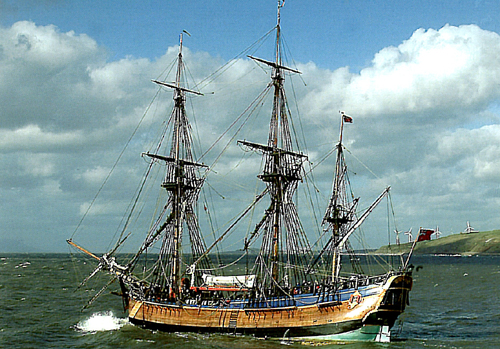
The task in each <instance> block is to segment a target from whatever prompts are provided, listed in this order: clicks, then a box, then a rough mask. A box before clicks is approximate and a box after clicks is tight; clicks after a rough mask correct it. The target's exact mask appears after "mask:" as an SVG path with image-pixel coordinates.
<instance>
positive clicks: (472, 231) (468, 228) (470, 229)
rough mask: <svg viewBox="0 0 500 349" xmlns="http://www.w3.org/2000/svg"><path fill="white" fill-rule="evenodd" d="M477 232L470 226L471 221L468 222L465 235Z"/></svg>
mask: <svg viewBox="0 0 500 349" xmlns="http://www.w3.org/2000/svg"><path fill="white" fill-rule="evenodd" d="M475 231H476V229H474V228H472V227H471V226H470V224H469V221H467V229H465V234H470V233H474V232H475Z"/></svg>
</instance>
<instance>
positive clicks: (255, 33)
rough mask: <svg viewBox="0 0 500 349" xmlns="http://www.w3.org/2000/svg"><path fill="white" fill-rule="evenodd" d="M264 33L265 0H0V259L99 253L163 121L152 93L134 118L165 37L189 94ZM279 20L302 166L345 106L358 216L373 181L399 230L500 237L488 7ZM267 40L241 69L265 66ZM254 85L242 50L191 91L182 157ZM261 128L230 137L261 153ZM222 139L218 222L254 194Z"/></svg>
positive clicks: (328, 138)
mask: <svg viewBox="0 0 500 349" xmlns="http://www.w3.org/2000/svg"><path fill="white" fill-rule="evenodd" d="M275 24H276V1H274V0H273V1H271V0H255V1H252V2H247V3H244V2H236V1H228V0H220V1H219V0H212V1H200V0H192V1H189V2H187V1H162V2H159V1H141V2H138V1H129V0H122V1H72V0H69V1H68V0H66V1H62V0H47V1H42V0H37V1H35V0H17V1H0V198H1V201H0V252H67V251H68V247H67V244H66V241H65V240H66V239H68V238H74V240H75V241H79V242H81V243H82V244H83V245H84V246H86V247H88V248H90V247H92V246H96V247H95V248H96V249H97V250H103V249H105V248H106V244H108V243H109V242H110V241H111V240H112V238H113V235H114V234H115V232H116V229H117V227H118V226H119V225H120V221H121V217H122V216H123V213H124V212H125V211H126V208H127V205H128V203H129V202H130V199H131V197H132V195H133V192H134V190H135V189H136V187H137V183H138V182H139V181H140V177H141V175H142V174H143V172H144V170H145V168H146V166H147V164H146V163H145V161H144V159H143V158H141V157H140V154H141V152H142V151H147V150H148V149H149V148H148V147H152V146H153V145H152V144H153V143H152V142H153V141H154V138H155V137H156V135H157V134H158V130H159V129H160V128H161V122H162V120H164V119H165V117H166V116H167V115H168V113H169V108H170V107H171V103H170V102H169V98H170V99H171V93H170V95H169V92H168V91H164V90H161V91H160V92H161V93H160V94H161V95H162V96H163V97H164V99H163V102H161V103H159V106H157V107H154V108H150V102H151V101H152V100H153V98H154V97H155V96H156V94H157V92H158V88H157V86H155V85H154V84H152V83H151V81H150V80H151V79H156V78H158V77H160V76H162V74H164V72H165V71H167V70H168V67H169V65H170V64H171V62H172V61H173V60H174V58H175V56H176V53H177V51H178V40H179V33H181V32H182V31H183V30H186V31H187V32H189V33H190V36H187V35H184V57H185V61H186V64H187V66H188V68H189V78H190V81H193V82H192V83H191V86H195V85H196V83H197V82H200V81H207V82H208V80H204V79H205V78H206V77H207V76H210V74H212V73H213V72H214V71H217V69H218V68H219V67H220V66H222V65H224V64H225V63H227V62H229V61H230V60H231V59H233V58H235V57H240V56H239V54H240V53H241V52H244V50H245V49H246V48H247V47H249V46H250V45H252V44H253V43H254V42H255V41H256V40H258V39H259V38H261V37H263V35H264V34H266V33H267V32H268V31H269V30H271V29H272V28H273V27H274V25H275ZM281 25H282V32H283V36H284V40H285V43H286V52H287V59H288V61H289V62H290V64H291V65H292V66H293V67H295V68H296V69H298V70H300V71H301V72H302V74H301V75H300V76H290V77H288V76H287V83H291V82H293V88H291V89H289V90H288V94H289V97H292V96H293V97H296V100H297V102H296V104H293V108H292V109H293V110H292V113H294V112H295V110H296V109H297V110H298V112H297V113H296V114H298V116H299V117H300V119H299V118H297V119H295V120H296V125H297V127H298V128H299V126H300V129H301V131H300V132H301V134H303V135H304V138H305V139H307V143H305V142H304V143H303V145H304V149H303V150H304V151H306V152H307V153H308V155H309V160H310V161H311V162H312V163H313V164H314V163H318V162H319V160H320V159H321V158H322V155H323V154H325V153H327V152H328V151H329V150H330V149H331V148H332V147H333V145H334V143H335V142H336V140H337V138H338V126H339V125H338V124H339V123H338V120H339V111H340V110H342V111H345V112H346V113H347V114H349V115H350V116H352V117H353V119H354V122H353V124H349V125H346V129H345V145H346V147H347V149H348V154H347V155H349V156H350V155H351V154H352V157H353V158H354V160H349V161H351V162H349V165H350V166H351V167H352V168H351V171H352V172H351V174H350V177H351V180H352V182H353V185H354V186H357V188H356V194H357V195H360V196H362V197H363V199H366V200H367V201H363V202H362V204H360V205H364V207H366V206H367V205H369V203H370V201H371V200H373V199H375V198H376V196H377V195H378V193H380V192H381V191H382V190H383V189H384V188H385V186H387V185H390V186H391V188H392V190H391V199H392V205H393V210H394V211H395V214H396V222H397V229H399V230H401V231H404V230H408V229H410V228H412V229H413V232H415V231H417V230H418V227H426V228H435V227H437V226H439V230H440V232H441V233H442V236H446V235H449V234H452V233H459V232H461V231H464V230H465V228H466V224H467V221H470V224H471V226H472V227H474V228H475V229H476V230H479V231H487V230H494V229H500V215H498V212H499V208H500V187H499V184H500V183H499V181H500V161H499V160H498V159H499V158H500V60H499V59H498V57H499V56H500V3H499V2H498V1H480V0H476V1H463V0H461V1H458V0H457V1H455V0H448V1H412V0H410V1H406V2H401V1H382V0H372V1H347V0H345V1H331V0H328V1H327V0H324V1H322V0H320V1H315V2H310V1H307V2H306V1H297V0H287V1H286V4H285V6H284V7H283V8H282V11H281ZM272 44H273V40H272V39H270V40H267V41H266V42H265V43H264V44H263V45H262V47H260V48H259V50H258V51H257V53H258V55H259V57H262V58H264V59H272V57H273V53H272ZM268 81H269V73H268V71H266V69H265V68H263V67H262V66H259V65H257V64H255V62H253V61H251V60H249V59H247V58H246V57H245V56H243V57H241V58H238V59H237V60H236V61H233V64H232V65H231V70H229V71H228V72H227V73H225V74H224V75H222V76H221V77H220V81H216V82H214V83H213V84H208V83H206V84H201V85H199V88H200V89H201V92H203V93H204V94H205V96H204V97H202V98H201V97H193V98H191V97H190V98H189V100H188V114H191V116H190V117H192V121H194V123H195V126H194V134H195V138H197V139H196V140H195V144H196V145H197V146H198V147H199V150H198V151H197V153H198V154H201V153H203V151H204V149H208V148H209V147H210V144H211V143H212V142H214V141H215V140H216V139H217V138H218V137H219V136H220V135H221V134H222V133H223V132H224V131H225V130H226V129H227V127H228V126H229V125H230V124H231V123H232V122H233V121H234V120H235V119H236V118H237V117H238V116H239V115H240V114H241V113H242V111H243V110H244V109H245V108H246V106H247V105H248V104H249V103H250V102H251V101H252V100H253V98H254V97H255V96H257V95H258V94H259V92H260V91H262V90H263V88H264V87H265V86H266V84H267V83H268ZM265 107H266V105H264V106H263V108H262V109H265ZM146 111H148V113H146ZM146 114H147V115H148V116H146V117H144V116H145V115H146ZM149 115H151V116H149ZM143 117H144V118H143ZM268 117H269V111H268V110H262V111H261V112H259V114H258V116H255V117H252V119H251V120H249V122H248V125H247V126H245V127H243V128H242V131H247V132H246V133H245V135H243V134H239V135H238V137H239V138H237V139H241V138H246V139H249V140H250V139H251V140H252V141H255V142H261V143H262V142H265V141H266V137H267V130H266V128H267V125H268ZM266 118H267V119H266ZM141 120H143V121H142V122H141V124H140V125H141V126H140V128H138V129H136V127H137V125H138V124H139V122H140V121H141ZM259 131H260V132H259ZM132 135H134V137H132V138H131V136H132ZM247 135H248V136H247ZM226 141H227V142H228V143H227V144H229V146H228V148H227V150H226V152H225V154H224V155H225V157H224V160H220V161H219V162H218V163H217V167H216V168H214V171H213V172H212V174H211V175H210V176H209V177H208V179H207V182H208V183H209V185H210V188H212V189H211V190H212V194H210V195H211V199H210V209H211V210H212V211H213V212H212V213H213V214H214V216H217V225H219V226H220V227H224V224H225V222H227V221H228V220H229V219H230V218H233V217H235V216H236V215H237V214H238V212H240V211H241V210H242V209H243V208H244V203H243V202H244V201H245V199H244V196H247V197H248V198H250V199H249V200H251V198H252V195H255V192H256V189H255V188H256V184H255V180H254V179H255V176H256V175H257V174H258V172H256V171H255V169H256V168H258V166H260V160H258V159H257V158H252V157H251V156H250V155H249V154H247V153H244V152H242V151H241V149H240V148H239V147H238V146H237V145H236V141H235V140H231V139H229V138H228V136H227V135H224V137H223V142H226ZM223 142H220V143H219V144H218V145H217V147H216V149H217V148H221V147H222V144H223ZM125 144H128V147H127V149H126V151H124V152H123V153H122V151H123V149H124V146H125ZM225 144H226V143H224V145H225ZM120 154H122V155H121V157H120V162H119V163H118V164H116V165H115V161H116V159H117V158H118V157H119V156H120ZM242 154H243V155H242ZM209 156H211V155H209ZM243 158H248V160H249V161H248V164H246V165H244V164H242V161H241V160H242V159H243ZM206 160H207V161H208V160H209V159H208V158H207V159H206ZM329 160H330V161H333V160H332V159H329ZM324 165H325V166H324V167H323V169H320V168H319V166H318V168H317V169H316V172H315V177H314V179H315V181H316V184H315V185H316V187H314V188H317V189H318V190H319V191H320V192H321V194H320V197H319V199H318V201H319V202H321V201H322V202H323V203H324V205H326V202H327V200H328V196H329V190H330V187H331V177H332V168H333V164H331V163H328V162H326V164H324ZM111 169H114V170H113V175H111V176H109V179H108V180H106V179H107V178H108V174H109V173H110V171H111ZM105 180H106V182H105ZM104 182H105V185H104V186H103V183H104ZM97 193H98V194H99V195H98V197H97V199H96V200H95V201H94V198H95V197H96V194H97ZM249 200H247V201H246V202H247V203H248V202H249ZM92 202H93V204H92V208H91V209H90V210H89V211H88V212H87V208H88V207H89V205H90V204H91V203H92ZM320 205H321V204H320ZM321 209H322V208H321V207H320V208H319V212H320V214H321ZM384 210H385V209H382V211H384ZM259 215H260V214H259ZM83 217H84V218H85V219H84V220H83V221H82V218H83ZM367 223H370V222H367ZM201 224H202V228H203V224H204V223H203V222H201ZM304 224H305V226H306V227H308V225H307V223H304ZM372 224H373V226H374V228H372V229H375V230H382V231H383V230H384V229H385V231H387V227H384V223H381V221H380V222H379V221H378V218H374V221H373V222H372ZM365 229H366V233H368V232H369V230H370V229H369V228H365ZM390 230H392V228H390ZM391 234H392V232H385V235H384V233H382V237H384V238H385V240H383V241H382V240H380V243H379V244H385V243H386V242H387V241H386V240H387V239H386V237H387V235H391ZM236 235H237V234H236ZM86 236H87V237H86ZM233 239H234V241H235V243H236V242H237V241H238V239H239V238H238V237H237V236H234V237H233ZM401 239H402V240H403V241H404V240H405V238H404V237H402V238H401ZM377 241H379V240H376V241H375V242H377ZM236 248H237V247H235V249H236Z"/></svg>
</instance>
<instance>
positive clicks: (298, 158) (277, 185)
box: [239, 0, 310, 295]
mask: <svg viewBox="0 0 500 349" xmlns="http://www.w3.org/2000/svg"><path fill="white" fill-rule="evenodd" d="M283 3H284V1H281V0H280V1H278V11H277V24H276V43H275V58H274V61H267V60H264V59H261V58H256V57H252V56H249V57H250V58H251V59H253V60H254V61H256V62H259V63H264V64H266V65H268V66H269V67H271V68H272V74H271V84H270V85H268V88H273V89H274V93H273V108H272V113H271V119H270V124H269V135H268V140H267V145H262V144H257V143H253V142H248V141H239V143H240V144H242V145H245V146H247V147H249V148H252V149H254V150H257V151H260V152H262V154H263V159H264V169H263V173H262V174H260V175H259V176H258V178H259V179H260V180H262V181H263V182H264V183H266V186H267V190H268V192H269V196H270V201H271V202H270V206H269V208H268V209H267V210H266V212H265V215H264V217H263V218H262V220H261V221H260V222H259V223H258V224H257V225H256V228H255V230H254V232H253V233H252V234H251V239H252V238H253V237H254V236H257V235H259V234H260V233H262V245H261V248H260V252H259V255H258V257H257V263H256V265H257V268H259V270H257V271H256V274H257V275H258V277H259V281H258V283H259V285H260V287H261V293H265V294H267V295H277V294H283V290H282V288H281V286H279V285H286V284H289V282H290V281H292V280H299V279H300V282H301V281H302V280H304V279H306V278H308V277H307V275H305V273H304V272H303V270H300V271H299V270H298V268H293V266H294V265H299V264H301V262H299V259H300V258H303V256H304V254H305V253H310V246H309V244H308V242H307V238H306V236H305V232H304V231H303V228H302V226H301V223H300V220H299V218H298V213H297V209H296V207H295V204H294V202H293V195H294V193H295V191H296V189H297V185H298V182H299V181H300V180H301V173H300V172H301V170H302V163H303V161H304V160H305V159H307V156H305V155H304V154H301V153H298V152H296V151H294V149H293V147H292V136H291V132H290V125H289V122H290V120H289V119H290V115H289V112H288V108H287V102H286V96H285V90H284V71H288V72H292V73H300V72H299V71H297V70H294V69H290V68H288V67H285V66H283V65H282V57H281V56H282V55H281V25H280V15H281V8H282V7H283ZM247 246H248V244H247ZM306 251H307V252H306ZM306 260H307V258H306ZM302 264H305V262H302ZM287 268H288V269H287Z"/></svg>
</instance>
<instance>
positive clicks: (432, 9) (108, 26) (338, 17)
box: [0, 0, 500, 70]
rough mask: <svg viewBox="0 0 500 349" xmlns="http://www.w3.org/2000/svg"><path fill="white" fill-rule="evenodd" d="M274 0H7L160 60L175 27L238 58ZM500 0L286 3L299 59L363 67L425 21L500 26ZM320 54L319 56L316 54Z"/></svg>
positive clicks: (10, 12)
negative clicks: (385, 48) (374, 56)
mask: <svg viewBox="0 0 500 349" xmlns="http://www.w3.org/2000/svg"><path fill="white" fill-rule="evenodd" d="M275 3H276V1H274V0H257V1H252V2H251V3H243V2H241V1H240V2H238V1H232V0H224V1H223V0H210V1H200V0H193V1H95V0H91V1H62V0H60V1H58V0H47V1H44V0H40V1H35V0H33V1H26V0H19V1H2V3H1V4H0V6H1V7H0V8H1V14H0V20H1V23H2V25H3V26H10V25H12V24H13V23H15V22H17V21H19V20H30V21H33V22H35V23H36V24H38V25H49V24H54V25H56V26H57V27H58V28H59V29H60V30H61V31H62V32H68V31H71V30H73V31H75V32H76V33H77V34H87V35H89V36H90V37H92V38H93V39H95V40H96V41H97V42H98V43H99V44H100V45H103V46H104V47H106V48H107V49H108V50H109V53H110V57H109V59H110V60H117V59H121V58H124V57H126V56H129V55H132V56H134V57H146V58H150V59H153V58H155V57H159V56H161V55H163V54H164V52H165V49H166V47H167V46H169V45H170V44H171V43H172V42H175V40H173V39H172V37H173V36H174V35H173V34H175V33H178V32H180V31H181V30H187V31H188V32H190V33H191V34H192V37H191V39H190V40H189V43H188V44H187V46H191V47H192V48H193V49H194V50H196V51H205V52H210V53H211V54H212V55H215V56H217V55H220V56H222V57H223V58H224V59H230V58H233V57H234V55H235V53H238V52H239V51H238V49H240V50H242V49H244V48H246V45H249V44H250V43H253V42H254V40H256V39H257V38H259V37H260V36H261V35H263V34H264V33H265V32H267V31H268V30H269V28H270V27H271V26H272V25H273V24H274V23H275V10H274V7H275ZM499 12H500V4H499V3H498V2H496V1H481V0H476V1H460V0H445V1H429V0H422V1H406V2H404V3H402V2H400V1H366V0H364V1H363V0H362V1H347V0H339V1H329V0H320V1H293V0H289V2H288V3H286V5H285V8H284V9H283V17H282V23H283V26H284V28H286V31H285V38H286V40H287V43H288V45H289V46H290V50H291V52H292V54H293V58H294V59H295V60H297V61H300V62H307V61H309V60H314V62H315V63H316V64H318V65H319V66H320V67H323V68H328V69H336V68H338V67H339V66H350V67H352V68H353V69H355V70H359V69H360V68H362V67H364V66H366V65H367V64H369V62H370V61H371V59H372V58H373V54H374V53H375V52H377V51H379V50H380V49H382V48H384V47H386V46H390V45H399V44H400V43H401V42H402V41H403V40H406V39H408V38H409V37H410V36H411V34H412V33H413V32H414V31H415V30H416V29H418V28H425V29H427V28H434V29H439V28H441V27H443V26H444V25H445V24H450V25H461V24H476V25H478V26H480V27H481V28H483V29H486V30H491V31H494V32H500V24H499V20H498V14H499ZM312 53H314V55H313V54H312Z"/></svg>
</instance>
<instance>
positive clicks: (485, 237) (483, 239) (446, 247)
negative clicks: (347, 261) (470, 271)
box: [375, 230, 500, 255]
mask: <svg viewBox="0 0 500 349" xmlns="http://www.w3.org/2000/svg"><path fill="white" fill-rule="evenodd" d="M410 247H411V244H410V243H406V244H401V245H399V246H396V245H391V246H382V247H381V248H379V249H378V250H377V251H376V252H375V253H380V254H386V253H401V252H408V250H409V249H410ZM414 253H415V254H462V255H469V254H500V230H492V231H485V232H478V233H471V234H454V235H450V236H446V237H443V238H439V239H435V240H431V241H421V242H418V243H417V246H416V247H415V251H414Z"/></svg>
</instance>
